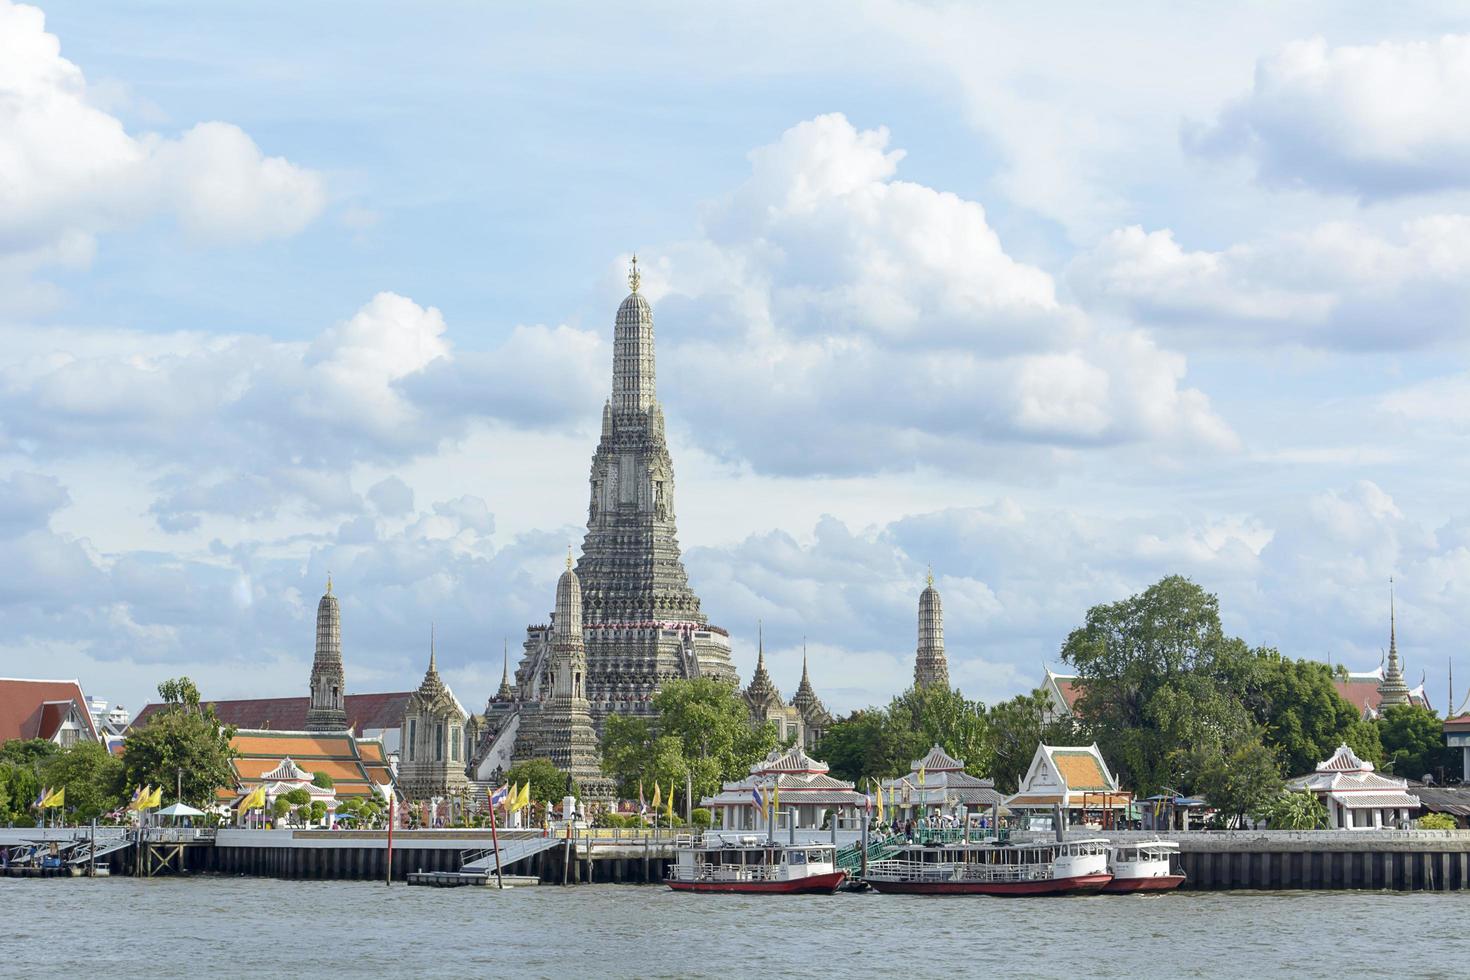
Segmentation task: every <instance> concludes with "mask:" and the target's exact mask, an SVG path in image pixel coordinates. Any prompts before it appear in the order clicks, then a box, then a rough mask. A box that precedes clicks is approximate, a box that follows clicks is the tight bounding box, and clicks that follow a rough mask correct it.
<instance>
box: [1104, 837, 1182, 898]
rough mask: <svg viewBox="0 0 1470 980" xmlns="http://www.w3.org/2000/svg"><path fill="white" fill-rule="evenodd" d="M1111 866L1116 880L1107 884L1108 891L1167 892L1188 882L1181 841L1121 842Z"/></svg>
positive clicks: (1106, 889) (1112, 855)
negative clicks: (1181, 860) (1183, 865)
mask: <svg viewBox="0 0 1470 980" xmlns="http://www.w3.org/2000/svg"><path fill="white" fill-rule="evenodd" d="M1108 867H1109V869H1110V870H1111V871H1112V872H1113V880H1112V881H1110V882H1108V883H1107V885H1106V886H1104V888H1103V891H1105V892H1110V893H1111V892H1167V891H1172V890H1173V889H1175V888H1178V887H1179V886H1180V885H1182V884H1184V872H1183V871H1181V870H1180V868H1179V842H1178V841H1172V840H1151V841H1143V842H1141V843H1136V844H1133V843H1130V844H1117V845H1115V846H1114V847H1113V850H1112V854H1111V856H1110V860H1109V862H1108Z"/></svg>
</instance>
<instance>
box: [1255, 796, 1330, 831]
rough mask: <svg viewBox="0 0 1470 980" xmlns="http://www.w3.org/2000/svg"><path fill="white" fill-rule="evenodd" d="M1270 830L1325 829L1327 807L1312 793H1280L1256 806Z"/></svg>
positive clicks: (1257, 815)
mask: <svg viewBox="0 0 1470 980" xmlns="http://www.w3.org/2000/svg"><path fill="white" fill-rule="evenodd" d="M1253 815H1254V816H1255V817H1256V818H1257V819H1259V820H1265V821H1266V827H1267V828H1268V829H1270V830H1326V829H1327V807H1325V806H1323V805H1322V801H1321V800H1319V799H1317V797H1316V795H1315V794H1312V793H1306V792H1301V793H1280V794H1278V795H1276V796H1274V797H1271V798H1270V799H1267V800H1264V801H1262V802H1261V804H1260V805H1259V806H1258V807H1257V808H1256V810H1255V812H1254V814H1253Z"/></svg>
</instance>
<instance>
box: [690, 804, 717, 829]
mask: <svg viewBox="0 0 1470 980" xmlns="http://www.w3.org/2000/svg"><path fill="white" fill-rule="evenodd" d="M689 822H690V823H692V824H693V825H694V826H696V827H698V828H699V829H700V830H709V828H710V824H712V823H714V822H715V815H714V814H713V813H711V812H710V811H709V810H708V809H706V808H705V807H702V806H697V807H695V808H694V809H693V810H692V811H690V813H689Z"/></svg>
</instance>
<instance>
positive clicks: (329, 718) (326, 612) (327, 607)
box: [306, 575, 347, 732]
mask: <svg viewBox="0 0 1470 980" xmlns="http://www.w3.org/2000/svg"><path fill="white" fill-rule="evenodd" d="M346 696H347V684H346V678H345V676H344V674H343V670H342V609H341V607H340V606H338V604H337V597H336V596H334V595H332V576H331V575H328V576H327V591H326V594H325V595H323V596H322V599H321V601H320V602H318V603H317V604H316V657H315V658H313V660H312V662H311V703H310V705H308V707H307V709H306V730H307V731H309V732H340V731H345V730H346V729H347V703H346V701H345V700H343V699H344V698H345V697H346Z"/></svg>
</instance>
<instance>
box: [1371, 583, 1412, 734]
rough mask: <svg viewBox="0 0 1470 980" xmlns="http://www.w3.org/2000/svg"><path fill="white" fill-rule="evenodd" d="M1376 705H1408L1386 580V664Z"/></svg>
mask: <svg viewBox="0 0 1470 980" xmlns="http://www.w3.org/2000/svg"><path fill="white" fill-rule="evenodd" d="M1378 703H1379V705H1381V706H1382V707H1384V708H1391V707H1394V706H1396V705H1400V704H1408V703H1409V685H1408V684H1405V683H1404V672H1403V668H1402V667H1401V666H1400V665H1399V641H1398V628H1397V622H1396V620H1395V616H1394V608H1393V579H1389V580H1388V664H1387V666H1386V667H1384V670H1383V680H1382V681H1380V682H1379V684H1378Z"/></svg>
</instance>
